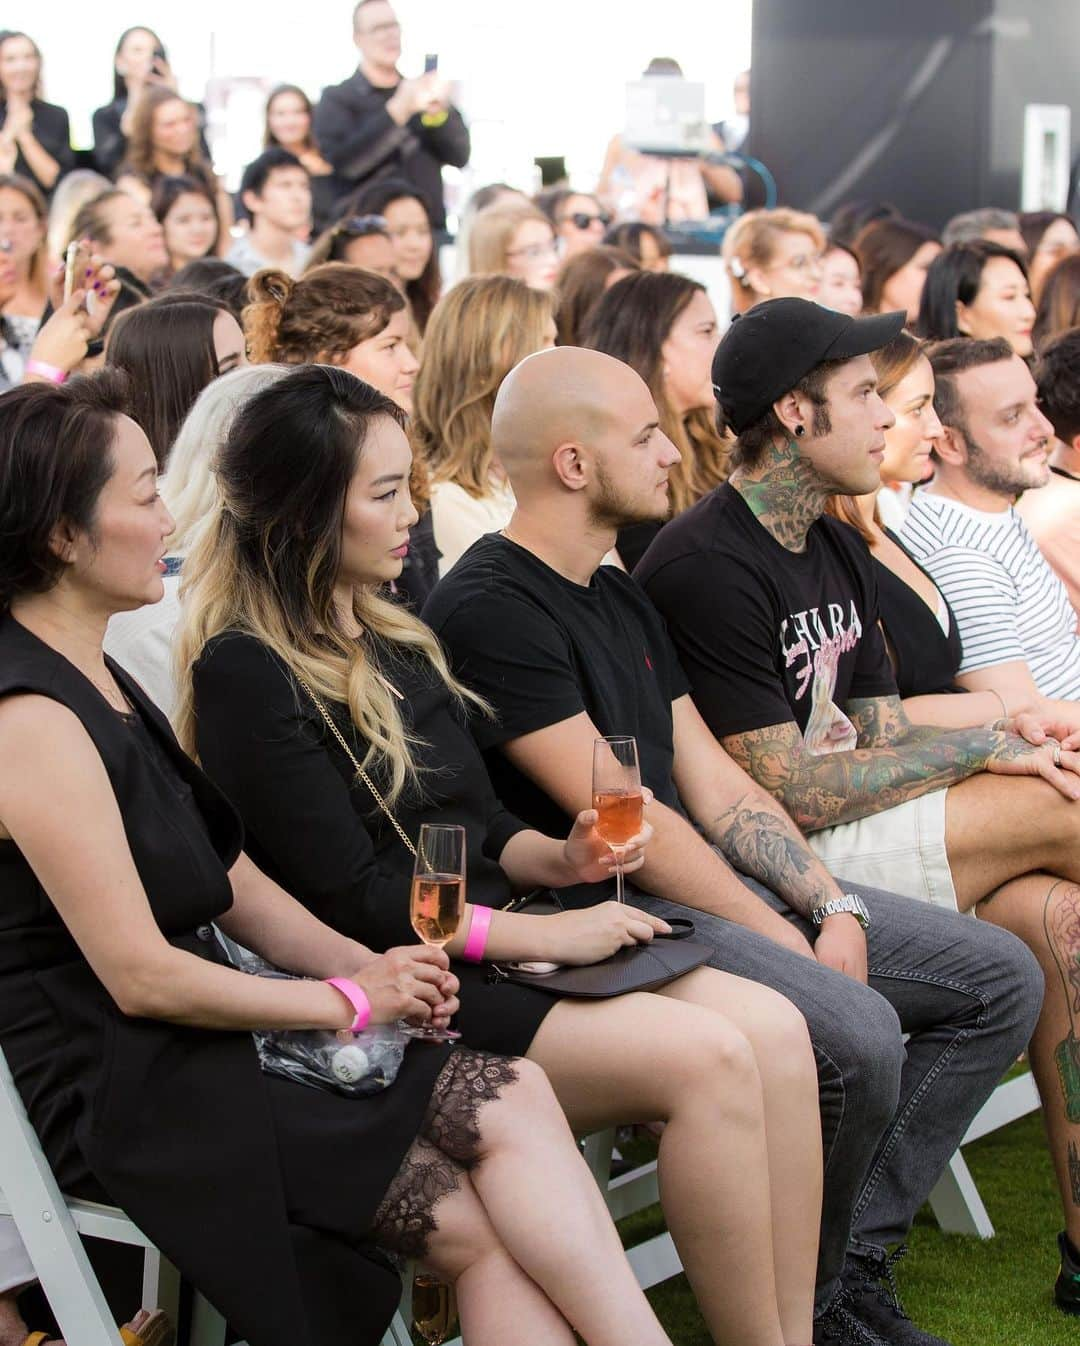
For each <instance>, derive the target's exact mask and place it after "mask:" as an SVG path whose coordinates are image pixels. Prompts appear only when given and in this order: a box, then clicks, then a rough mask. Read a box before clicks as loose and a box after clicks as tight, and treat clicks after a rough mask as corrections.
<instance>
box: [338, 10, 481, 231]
mask: <svg viewBox="0 0 1080 1346" xmlns="http://www.w3.org/2000/svg"><path fill="white" fill-rule="evenodd" d="M353 41H354V42H355V43H356V46H357V48H358V49H359V51H360V65H359V66H358V68H357V70H356V73H355V74H353V75H351V76H350V77H349V78H348V79H347V80H345V81H343V82H342V83H341V84H335V85H332V86H331V87H330V88H328V89H324V90H323V96H322V99H321V100H320V102H319V105H318V107H317V108H316V109H315V122H314V131H315V138H316V140H317V141H318V144H319V146H320V147H321V149H322V152H323V154H325V155H326V157H327V159H329V160H330V162H331V163H332V164H333V166H334V170H335V172H336V173H337V174H338V177H339V178H340V179H341V181H342V184H343V185H344V187H345V188H346V189H347V190H348V191H350V192H351V191H355V190H356V188H358V187H360V186H363V185H364V184H365V183H366V182H370V181H371V180H372V179H374V178H382V177H405V178H407V179H408V180H409V181H410V182H411V183H412V184H413V186H414V187H417V188H418V189H419V191H420V192H421V193H422V195H423V197H424V199H425V200H426V201H428V202H429V203H430V205H431V214H432V224H433V225H434V227H435V228H436V229H443V228H445V225H446V211H445V207H444V204H443V186H442V166H443V164H450V165H452V166H453V167H454V168H464V166H465V165H466V164H467V163H468V161H469V150H470V145H469V131H468V128H467V127H466V125H465V122H464V121H463V119H462V116H461V113H460V112H459V111H458V110H457V108H455V107H452V106H451V104H450V88H449V85H448V84H447V82H446V81H445V80H444V79H442V78H441V77H440V76H439V74H438V71H437V70H436V69H435V59H433V58H431V57H429V58H428V62H427V64H428V69H426V70H425V72H424V74H423V75H421V76H419V77H418V78H416V79H405V78H403V76H402V75H401V73H400V72H399V70H398V68H397V63H398V60H399V59H400V57H401V24H400V23H399V22H398V19H397V15H396V14H395V13H394V10H393V8H392V7H391V6H390V4H389V3H388V0H360V2H359V4H358V5H357V6H356V8H355V10H354V11H353Z"/></svg>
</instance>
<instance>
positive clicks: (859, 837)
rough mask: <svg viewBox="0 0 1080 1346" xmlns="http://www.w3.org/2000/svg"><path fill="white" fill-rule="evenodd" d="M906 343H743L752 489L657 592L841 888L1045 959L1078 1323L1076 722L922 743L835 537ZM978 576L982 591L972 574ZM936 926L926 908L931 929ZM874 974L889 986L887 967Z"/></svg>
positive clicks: (754, 332) (862, 555)
mask: <svg viewBox="0 0 1080 1346" xmlns="http://www.w3.org/2000/svg"><path fill="white" fill-rule="evenodd" d="M899 322H900V315H891V316H890V315H883V316H880V317H875V318H872V319H863V320H860V321H857V322H856V321H853V320H850V319H846V318H843V317H841V316H838V315H836V314H831V313H827V312H826V311H825V310H824V309H821V308H819V307H818V306H817V305H815V304H811V303H809V302H807V301H804V300H795V299H785V300H776V301H771V302H768V303H765V304H762V305H760V306H759V307H758V308H756V309H755V310H753V312H752V313H750V314H748V315H747V316H746V317H744V318H741V319H740V320H739V321H738V322H737V323H735V324H733V326H732V328H731V330H730V331H729V332H728V333H727V335H726V336H725V338H724V340H723V341H722V342H721V343H720V346H719V347H718V349H717V352H716V356H715V358H714V362H713V381H714V384H715V385H716V388H717V399H718V403H719V406H720V411H721V415H722V416H723V417H724V418H725V420H726V422H727V424H728V425H729V426H730V427H731V428H732V429H733V430H734V431H735V432H736V434H737V436H738V438H737V440H736V442H735V446H734V449H733V453H732V462H733V464H734V470H733V471H732V474H731V477H730V479H729V481H728V482H727V483H725V485H724V486H722V487H720V488H719V489H718V490H717V491H715V492H714V493H713V495H711V496H709V497H708V498H706V499H705V500H703V501H701V502H700V504H698V505H697V506H695V508H693V509H691V510H689V511H688V512H687V513H685V514H683V515H682V516H680V517H679V518H678V519H676V520H674V521H673V522H672V523H671V524H670V525H668V527H667V528H665V529H664V531H663V533H662V534H661V535H660V536H659V537H658V538H657V540H656V542H655V543H654V545H653V546H652V548H650V550H649V552H648V553H647V555H646V556H645V558H644V560H643V561H642V564H641V566H640V567H639V569H638V571H637V576H638V578H639V579H640V580H641V581H642V583H643V584H644V586H645V588H646V591H647V592H648V594H649V596H650V598H652V600H653V602H654V603H655V604H656V605H657V607H658V608H659V610H660V612H661V614H662V615H663V616H664V617H665V619H666V621H667V624H668V629H669V631H670V633H671V635H672V637H673V639H674V642H675V645H676V648H677V649H678V651H679V655H680V658H681V662H682V667H683V669H684V671H685V672H686V675H687V677H688V679H689V681H690V685H691V691H692V695H693V698H694V701H695V704H696V705H697V708H698V710H699V711H700V712H701V714H702V716H703V718H704V720H705V721H706V723H707V724H708V726H709V728H710V729H711V730H712V732H713V733H714V734H715V735H716V736H717V737H718V738H719V739H720V741H721V742H722V743H723V745H724V747H725V748H726V749H727V751H728V752H729V753H730V754H731V756H732V757H733V758H734V759H735V761H736V762H738V763H739V764H740V765H741V766H742V767H744V768H745V769H746V771H747V772H748V773H749V774H750V775H751V776H752V777H753V778H754V779H755V780H756V781H757V782H758V783H759V784H760V785H762V786H763V787H764V788H765V789H766V790H767V791H768V792H769V794H770V795H771V796H772V797H773V798H774V799H776V800H777V801H778V802H779V803H781V804H783V806H784V808H785V809H786V810H787V812H788V813H789V814H790V815H791V816H792V818H793V819H794V820H795V821H796V822H797V823H798V824H799V826H800V827H801V828H802V829H803V831H804V832H805V833H807V834H808V839H809V842H810V845H811V847H812V849H813V850H814V851H815V853H816V854H817V855H818V857H819V858H820V859H821V860H822V861H823V862H824V864H825V866H826V868H827V869H828V870H829V871H830V872H831V873H833V874H841V875H843V876H844V878H845V879H846V880H849V881H850V880H852V879H858V880H860V881H861V882H863V883H869V884H878V885H880V886H881V887H886V888H889V889H890V890H892V891H893V892H897V893H901V894H903V895H904V896H905V897H908V898H916V899H919V900H921V901H922V902H923V903H926V904H930V905H931V906H935V907H937V908H949V909H950V910H952V911H957V910H959V911H961V912H973V911H975V910H976V908H977V909H978V914H979V916H980V917H982V918H983V920H982V921H981V922H980V924H990V923H993V924H995V925H997V926H999V927H1004V928H1005V929H1007V930H1010V931H1012V932H1013V933H1014V934H1017V935H1019V936H1020V938H1021V939H1022V940H1023V941H1024V942H1025V943H1026V944H1027V945H1028V947H1029V948H1030V949H1031V950H1032V951H1033V952H1034V953H1035V955H1036V956H1037V957H1038V959H1039V961H1040V963H1041V964H1042V968H1043V972H1044V974H1045V975H1046V979H1047V994H1046V998H1045V1007H1044V1008H1043V1010H1042V1015H1041V1018H1040V1019H1039V1024H1038V1030H1037V1032H1036V1034H1035V1036H1034V1038H1033V1040H1032V1043H1031V1063H1032V1067H1033V1069H1034V1072H1035V1077H1036V1080H1037V1082H1038V1084H1039V1088H1040V1091H1041V1094H1042V1098H1043V1101H1044V1104H1045V1108H1044V1115H1045V1118H1046V1124H1047V1127H1048V1132H1049V1136H1050V1141H1051V1149H1052V1151H1053V1155H1054V1160H1055V1163H1056V1166H1057V1172H1058V1178H1059V1182H1060V1186H1061V1191H1062V1197H1063V1201H1064V1206H1065V1217H1066V1233H1065V1234H1064V1235H1063V1236H1062V1239H1061V1250H1062V1275H1061V1277H1059V1280H1058V1286H1057V1299H1058V1303H1059V1305H1060V1306H1061V1307H1063V1308H1065V1309H1067V1310H1069V1311H1072V1312H1077V1311H1080V1256H1078V1255H1077V1251H1076V1247H1075V1246H1074V1245H1076V1244H1077V1243H1078V1242H1080V1042H1078V1041H1077V1035H1076V1032H1075V1031H1074V1022H1075V1015H1076V1005H1077V1000H1076V987H1075V985H1074V983H1073V981H1070V977H1072V978H1075V976H1076V961H1075V960H1076V958H1077V957H1078V955H1080V946H1078V944H1077V941H1076V938H1075V931H1076V922H1075V919H1074V918H1073V916H1072V914H1071V913H1072V911H1073V908H1074V907H1075V903H1076V898H1077V894H1078V891H1080V890H1078V888H1077V886H1076V885H1078V884H1080V805H1078V804H1077V802H1076V801H1077V799H1078V798H1080V777H1078V775H1077V772H1078V770H1080V755H1078V754H1077V753H1076V752H1074V751H1072V750H1071V749H1072V747H1073V743H1074V739H1073V738H1070V737H1069V735H1070V729H1071V728H1073V727H1075V718H1072V719H1070V718H1069V717H1067V716H1064V715H1063V714H1062V713H1056V714H1055V711H1056V709H1057V708H1056V707H1055V705H1054V704H1053V703H1043V705H1042V706H1040V707H1038V708H1037V713H1035V714H1027V715H1022V716H1017V717H1015V718H1010V719H1002V720H999V721H995V722H994V723H993V724H992V725H989V726H986V727H979V728H973V729H943V728H936V727H932V726H925V725H920V726H915V725H912V724H911V723H910V722H909V720H908V717H907V715H906V714H905V712H904V708H903V705H902V704H901V701H900V698H899V696H898V694H897V691H896V686H895V683H894V681H893V675H892V668H891V665H890V662H889V658H888V654H887V651H886V648H885V642H884V638H883V636H882V634H881V631H880V628H879V626H878V612H877V592H876V587H875V582H874V575H873V570H872V563H871V559H870V554H869V551H868V550H867V548H866V546H865V545H864V544H863V542H862V540H861V539H860V538H859V537H858V535H857V534H856V533H855V532H854V530H852V529H850V528H848V527H847V526H846V525H845V524H842V523H840V522H839V521H837V520H835V519H832V518H829V517H823V510H824V505H825V501H826V499H827V498H828V496H829V495H830V494H832V493H842V494H848V495H862V494H866V493H868V492H870V491H873V490H876V489H877V485H878V475H879V474H878V464H879V463H880V461H881V457H882V450H883V447H884V431H885V430H886V429H887V428H889V427H890V426H891V425H892V423H893V416H892V412H891V411H890V410H889V409H888V407H887V406H886V405H885V403H884V402H883V401H882V400H881V398H880V397H879V396H878V393H877V378H876V375H875V371H874V367H873V364H872V362H871V360H870V359H869V356H868V355H867V354H865V353H863V352H865V351H867V350H868V349H870V348H872V347H873V346H876V345H877V344H878V340H879V338H880V339H884V338H885V337H886V336H887V335H888V334H890V333H891V332H894V331H895V330H897V328H898V327H899ZM890 324H891V327H890ZM860 334H862V335H860ZM947 344H948V345H949V346H951V347H962V346H972V347H976V346H979V345H983V346H985V345H991V346H993V345H994V344H995V343H975V342H973V341H970V340H967V341H963V342H950V343H947ZM998 344H1003V343H998ZM990 354H991V355H993V354H994V352H993V350H991V351H990ZM999 355H1000V353H999ZM991 366H992V367H993V368H999V367H1000V368H1001V369H1002V370H1003V371H1004V375H1003V377H1004V376H1008V377H1009V378H1011V379H1012V380H1013V382H1012V384H1011V385H1010V387H1011V388H1012V390H1013V391H1012V392H1011V393H1010V394H1009V395H1008V396H1005V397H1002V398H999V399H998V401H993V400H992V399H991V398H990V397H988V396H987V397H984V398H983V408H984V411H985V414H986V417H987V418H988V419H989V418H990V417H991V413H992V412H993V413H994V415H996V416H997V419H998V421H999V422H1000V425H999V427H998V430H997V434H998V438H999V439H1003V440H1008V439H1009V436H1010V435H1011V436H1012V438H1013V439H1014V440H1015V441H1017V443H1016V445H1015V446H1014V452H1015V453H1016V454H1017V455H1021V454H1030V453H1032V452H1034V450H1033V448H1032V445H1033V444H1034V442H1035V441H1036V440H1038V438H1039V436H1040V435H1041V434H1042V433H1043V428H1044V427H1045V422H1044V421H1043V419H1042V417H1041V416H1040V415H1039V413H1038V410H1037V408H1036V407H1035V404H1034V391H1035V386H1034V384H1033V383H1032V381H1031V377H1030V375H1029V374H1027V371H1026V370H1025V369H1024V367H1023V365H1022V363H1021V362H1020V361H1019V360H1015V358H1013V360H1012V363H1011V364H1010V363H1009V360H1008V359H1000V360H999V361H998V362H997V363H995V362H993V361H992V362H991ZM1014 366H1015V368H1014ZM974 372H978V371H974ZM1005 404H1007V405H1005ZM1021 441H1022V442H1021ZM995 442H996V441H995ZM969 569H970V582H971V584H972V585H977V584H978V583H979V582H980V580H979V578H978V577H979V573H980V572H979V571H978V569H977V567H976V563H975V560H974V558H973V559H972V560H971V562H970V567H969ZM956 583H957V584H958V585H959V584H961V583H962V577H959V576H958V577H957V579H956ZM1002 620H1004V618H1002ZM1073 623H1074V625H1075V614H1074V615H1073ZM964 639H965V641H966V639H967V638H966V636H965V637H964ZM1013 704H1019V702H1014V703H1013ZM1014 731H1019V732H1014ZM1076 738H1077V740H1080V735H1077V736H1076ZM1029 740H1030V741H1029ZM928 914H929V913H928V909H927V908H925V907H923V908H920V909H919V917H920V919H925V918H926V916H927V915H928ZM870 964H871V968H873V967H874V966H875V965H876V966H878V967H881V963H880V962H879V961H878V958H877V956H876V955H875V954H874V952H873V950H871V956H870ZM1062 969H1064V973H1063V972H1062ZM1063 976H1064V982H1065V983H1066V984H1067V989H1064V990H1063Z"/></svg>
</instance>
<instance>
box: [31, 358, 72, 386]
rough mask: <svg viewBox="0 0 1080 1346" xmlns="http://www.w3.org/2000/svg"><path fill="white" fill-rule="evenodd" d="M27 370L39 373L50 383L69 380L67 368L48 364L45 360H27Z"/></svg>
mask: <svg viewBox="0 0 1080 1346" xmlns="http://www.w3.org/2000/svg"><path fill="white" fill-rule="evenodd" d="M26 372H27V373H28V374H38V375H40V376H41V378H43V379H48V380H49V382H50V383H64V382H65V381H66V380H67V370H66V369H61V368H60V366H59V365H50V364H46V363H45V361H44V360H27V362H26Z"/></svg>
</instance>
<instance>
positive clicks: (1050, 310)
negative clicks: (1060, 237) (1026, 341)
mask: <svg viewBox="0 0 1080 1346" xmlns="http://www.w3.org/2000/svg"><path fill="white" fill-rule="evenodd" d="M1077 324H1080V252H1071V253H1067V254H1066V255H1065V256H1064V257H1062V258H1061V259H1060V260H1059V261H1057V262H1055V263H1054V265H1053V266H1052V267H1051V268H1050V270H1049V271H1048V272H1047V273H1046V277H1045V279H1044V280H1043V286H1042V294H1041V295H1040V296H1039V307H1038V309H1037V311H1036V313H1035V326H1034V328H1033V329H1032V332H1031V340H1032V341H1033V342H1034V345H1035V349H1036V350H1041V349H1042V347H1043V346H1044V345H1045V344H1046V343H1047V342H1048V341H1049V340H1050V339H1051V337H1056V336H1059V335H1060V334H1061V333H1062V332H1067V331H1068V330H1069V328H1070V327H1076V326H1077Z"/></svg>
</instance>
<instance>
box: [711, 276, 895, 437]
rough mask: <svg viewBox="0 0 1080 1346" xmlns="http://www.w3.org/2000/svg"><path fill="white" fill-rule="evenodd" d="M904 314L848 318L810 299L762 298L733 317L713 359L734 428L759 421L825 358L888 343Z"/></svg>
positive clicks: (716, 387) (719, 395)
mask: <svg viewBox="0 0 1080 1346" xmlns="http://www.w3.org/2000/svg"><path fill="white" fill-rule="evenodd" d="M906 319H907V315H906V314H905V313H876V314H874V315H873V316H872V317H869V318H851V317H849V316H848V315H847V314H846V313H837V312H835V311H834V310H833V309H831V308H823V307H822V306H821V305H820V304H815V303H813V302H812V301H811V300H809V299H766V300H765V302H764V303H763V304H755V306H754V307H753V308H752V309H751V310H750V311H749V312H748V313H743V314H741V315H740V316H739V317H738V318H736V319H734V320H733V321H732V324H731V326H730V327H729V328H728V330H727V332H725V334H724V339H723V341H721V342H720V344H719V346H717V348H716V354H715V355H714V356H713V362H712V381H713V391H714V392H715V394H716V400H717V402H718V403H719V404H720V410H721V411H722V412H723V414H724V420H725V421H726V422H727V423H728V425H730V426H731V428H732V429H733V430H734V431H735V433H736V434H737V435H738V434H741V433H742V432H743V431H744V430H745V429H746V428H747V426H750V425H753V424H754V423H755V421H759V420H760V419H761V418H762V416H764V415H765V413H766V412H767V411H768V410H769V408H770V407H771V406H772V404H773V403H774V402H775V401H777V400H778V399H779V398H781V397H783V395H784V394H785V393H786V392H790V391H791V389H792V388H794V387H795V385H796V384H797V383H798V382H799V381H800V379H803V378H805V377H806V375H807V374H809V373H810V371H811V370H812V369H814V368H815V367H816V366H817V365H819V364H821V363H822V361H823V360H851V359H854V357H855V356H856V355H869V353H870V352H871V351H876V350H880V349H881V347H882V346H886V345H888V343H889V342H890V341H891V340H892V339H893V337H895V336H898V335H899V334H900V332H902V331H903V329H904V323H905V321H906Z"/></svg>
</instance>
